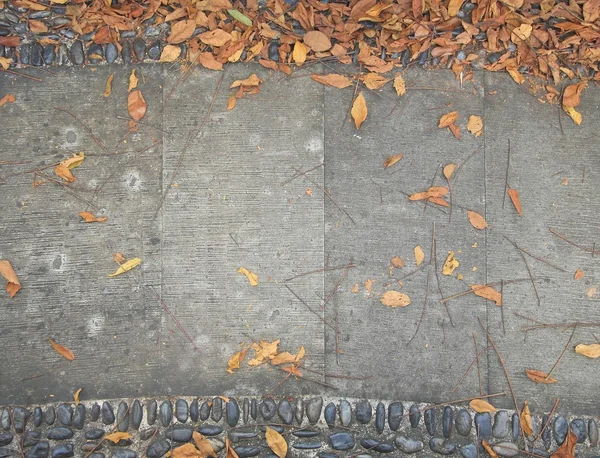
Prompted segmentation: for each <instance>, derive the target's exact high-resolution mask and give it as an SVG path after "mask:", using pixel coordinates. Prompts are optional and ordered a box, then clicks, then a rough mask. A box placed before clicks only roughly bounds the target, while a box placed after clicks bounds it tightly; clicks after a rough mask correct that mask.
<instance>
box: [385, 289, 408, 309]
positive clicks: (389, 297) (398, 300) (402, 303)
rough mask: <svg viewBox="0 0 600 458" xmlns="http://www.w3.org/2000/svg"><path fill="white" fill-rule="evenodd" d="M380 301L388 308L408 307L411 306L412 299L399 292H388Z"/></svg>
mask: <svg viewBox="0 0 600 458" xmlns="http://www.w3.org/2000/svg"><path fill="white" fill-rule="evenodd" d="M379 301H380V302H381V303H382V304H383V305H385V306H387V307H392V308H396V307H406V306H407V305H409V304H410V297H408V296H407V295H406V294H403V293H400V292H398V291H386V292H385V293H384V294H383V296H381V299H380V300H379Z"/></svg>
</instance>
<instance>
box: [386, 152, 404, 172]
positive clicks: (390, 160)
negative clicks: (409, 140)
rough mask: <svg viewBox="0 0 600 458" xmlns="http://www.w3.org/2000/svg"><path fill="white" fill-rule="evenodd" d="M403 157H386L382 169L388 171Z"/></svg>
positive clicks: (395, 155) (401, 155)
mask: <svg viewBox="0 0 600 458" xmlns="http://www.w3.org/2000/svg"><path fill="white" fill-rule="evenodd" d="M403 157H404V154H402V153H400V154H394V155H393V156H388V157H387V159H386V160H385V161H383V168H385V169H388V168H390V167H391V166H392V165H394V164H395V163H396V162H398V161H399V160H401V159H402V158H403Z"/></svg>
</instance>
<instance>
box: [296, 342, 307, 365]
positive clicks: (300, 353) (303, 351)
mask: <svg viewBox="0 0 600 458" xmlns="http://www.w3.org/2000/svg"><path fill="white" fill-rule="evenodd" d="M304 355H306V349H305V348H304V345H302V346H301V347H300V350H298V353H297V354H296V361H295V362H296V363H297V362H299V361H300V360H301V359H302V358H304Z"/></svg>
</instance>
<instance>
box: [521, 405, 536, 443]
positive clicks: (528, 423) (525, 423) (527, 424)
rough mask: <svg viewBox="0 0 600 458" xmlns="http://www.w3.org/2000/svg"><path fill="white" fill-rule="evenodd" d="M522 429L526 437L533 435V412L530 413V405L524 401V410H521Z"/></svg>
mask: <svg viewBox="0 0 600 458" xmlns="http://www.w3.org/2000/svg"><path fill="white" fill-rule="evenodd" d="M521 428H523V432H524V433H525V435H526V436H531V435H532V434H533V420H532V419H531V412H530V411H529V403H528V402H527V401H523V410H521Z"/></svg>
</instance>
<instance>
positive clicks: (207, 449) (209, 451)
mask: <svg viewBox="0 0 600 458" xmlns="http://www.w3.org/2000/svg"><path fill="white" fill-rule="evenodd" d="M192 438H193V440H194V444H196V447H198V450H200V453H201V455H202V456H203V457H208V456H212V457H214V458H217V454H216V453H215V450H214V449H213V446H212V444H211V443H210V441H209V440H208V439H207V438H206V437H204V436H203V435H202V434H200V433H199V432H198V431H194V432H193V433H192Z"/></svg>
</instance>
